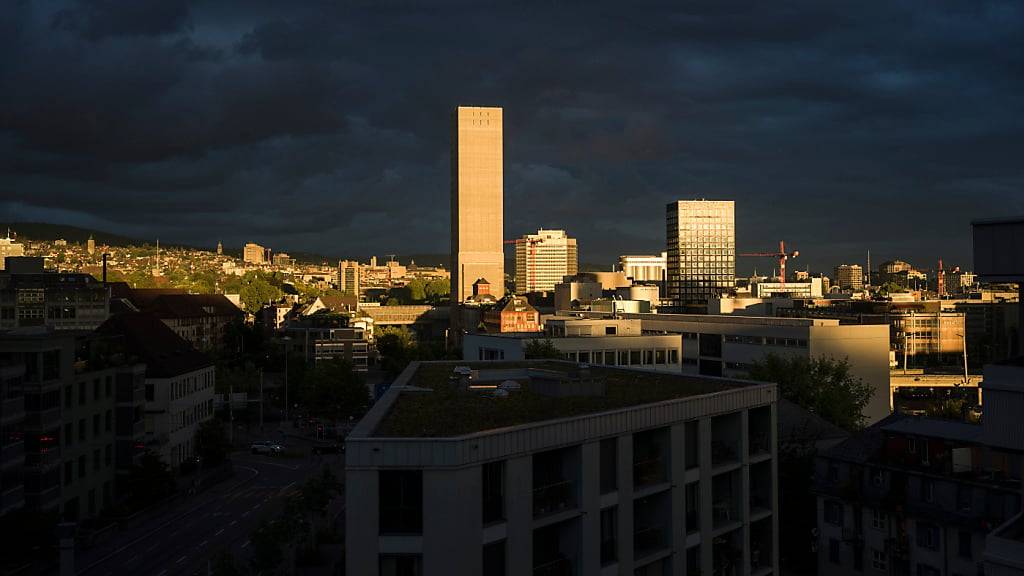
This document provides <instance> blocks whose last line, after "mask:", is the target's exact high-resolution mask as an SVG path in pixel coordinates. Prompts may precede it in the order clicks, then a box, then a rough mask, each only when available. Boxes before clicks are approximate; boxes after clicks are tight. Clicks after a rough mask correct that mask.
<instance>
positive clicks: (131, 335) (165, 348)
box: [96, 312, 213, 378]
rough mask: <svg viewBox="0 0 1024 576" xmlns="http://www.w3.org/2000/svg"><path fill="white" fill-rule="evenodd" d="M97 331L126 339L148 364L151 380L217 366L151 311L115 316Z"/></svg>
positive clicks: (147, 370) (148, 373) (136, 353)
mask: <svg viewBox="0 0 1024 576" xmlns="http://www.w3.org/2000/svg"><path fill="white" fill-rule="evenodd" d="M96 331H97V332H98V333H100V334H117V335H121V336H124V339H125V346H126V347H127V348H128V350H129V351H130V352H131V353H132V354H134V355H135V356H137V357H138V359H139V361H140V362H144V363H145V364H146V377H147V378H171V377H174V376H180V375H182V374H186V373H188V372H193V371H195V370H199V369H201V368H206V367H208V366H212V365H213V361H212V360H210V358H209V357H208V356H207V355H205V354H203V353H202V352H200V351H198V350H196V349H195V348H193V347H192V345H191V344H189V343H188V341H186V340H184V339H182V338H181V337H180V336H178V335H177V334H175V333H174V330H171V329H170V328H169V327H168V326H167V325H166V324H164V323H163V322H162V321H161V320H160V319H159V318H157V317H156V316H155V315H153V314H150V313H147V312H126V313H124V314H118V315H117V316H112V317H111V318H110V319H108V320H107V321H106V322H104V323H103V324H102V325H100V327H99V328H97V329H96Z"/></svg>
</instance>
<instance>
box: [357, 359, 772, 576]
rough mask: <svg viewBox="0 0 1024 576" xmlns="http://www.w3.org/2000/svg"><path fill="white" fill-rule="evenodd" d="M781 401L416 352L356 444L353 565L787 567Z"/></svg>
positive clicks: (616, 375) (617, 372)
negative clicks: (778, 466) (782, 559)
mask: <svg viewBox="0 0 1024 576" xmlns="http://www.w3.org/2000/svg"><path fill="white" fill-rule="evenodd" d="M442 389H443V390H444V391H445V392H444V393H443V394H442V393H441V390H442ZM524 389H528V390H529V393H526V392H523V390H524ZM776 397H777V392H776V387H775V385H773V384H755V383H750V382H743V381H729V380H719V379H705V378H699V377H687V376H682V375H669V374H664V373H654V372H642V371H629V370H622V369H620V368H616V367H607V366H583V365H579V364H576V363H571V362H560V361H538V362H515V363H511V362H506V363H503V364H502V365H501V368H500V369H492V368H490V367H489V365H488V364H487V363H472V362H460V363H452V362H423V363H413V364H412V365H410V366H409V367H408V368H407V369H406V370H405V372H403V373H402V375H401V376H399V378H398V379H397V380H396V381H395V382H394V384H392V386H391V387H390V388H389V389H388V391H387V392H386V393H385V394H384V396H383V397H382V398H381V399H380V400H379V401H378V402H377V403H376V404H375V405H374V406H373V408H371V410H370V412H369V413H368V414H367V416H366V417H365V418H363V420H362V421H361V422H360V423H359V424H358V425H357V426H356V428H355V429H354V430H353V431H352V433H350V434H349V435H348V437H347V439H346V459H345V481H346V514H345V517H346V523H347V529H346V549H347V551H348V552H347V555H346V568H347V570H346V572H347V573H349V574H360V575H364V576H377V575H384V574H422V575H424V576H438V575H444V576H463V575H466V576H468V575H477V574H487V575H488V576H504V575H513V574H516V575H518V574H534V575H537V576H541V575H549V574H550V575H554V574H691V575H692V574H697V573H703V574H755V575H761V574H777V573H778V529H779V526H778V503H777V491H778V487H777V482H776V478H777V476H776V472H775V459H776V425H775V424H776ZM512 405H515V407H516V408H515V409H511V406H512ZM453 415H457V417H453Z"/></svg>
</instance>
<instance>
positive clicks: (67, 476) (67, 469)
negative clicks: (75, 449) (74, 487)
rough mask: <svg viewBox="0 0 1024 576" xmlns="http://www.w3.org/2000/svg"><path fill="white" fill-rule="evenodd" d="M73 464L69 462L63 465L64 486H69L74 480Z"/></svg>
mask: <svg viewBox="0 0 1024 576" xmlns="http://www.w3.org/2000/svg"><path fill="white" fill-rule="evenodd" d="M74 475H75V463H74V462H71V461H70V460H69V461H67V462H65V463H64V485H65V486H70V485H71V483H72V482H73V481H74V478H75V476H74Z"/></svg>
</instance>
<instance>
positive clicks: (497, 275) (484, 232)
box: [451, 106, 505, 305]
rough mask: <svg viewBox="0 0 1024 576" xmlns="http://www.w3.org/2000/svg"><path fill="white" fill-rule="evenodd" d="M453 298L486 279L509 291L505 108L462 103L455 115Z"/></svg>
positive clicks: (497, 291)
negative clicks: (505, 183)
mask: <svg viewBox="0 0 1024 576" xmlns="http://www.w3.org/2000/svg"><path fill="white" fill-rule="evenodd" d="M451 144H452V152H451V161H452V175H451V187H452V189H451V211H452V219H451V262H452V265H451V302H452V305H458V304H461V303H462V302H464V301H465V300H466V299H467V298H468V297H469V296H470V295H471V294H472V293H473V282H475V281H476V280H478V279H480V278H483V279H486V280H487V281H488V282H490V284H491V293H492V294H493V295H494V297H495V298H497V299H499V300H500V299H501V298H502V297H503V296H504V295H505V253H504V246H503V241H504V227H503V221H504V205H503V202H504V165H503V149H502V109H501V108H480V107H470V106H459V107H458V108H456V109H455V112H454V113H453V114H452V142H451Z"/></svg>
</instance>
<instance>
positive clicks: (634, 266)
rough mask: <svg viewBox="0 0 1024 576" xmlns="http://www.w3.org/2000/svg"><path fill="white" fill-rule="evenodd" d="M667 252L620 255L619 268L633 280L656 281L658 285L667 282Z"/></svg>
mask: <svg viewBox="0 0 1024 576" xmlns="http://www.w3.org/2000/svg"><path fill="white" fill-rule="evenodd" d="M666 258H667V254H666V253H665V252H662V253H661V254H660V255H650V254H626V255H623V256H619V270H621V271H622V273H623V274H625V275H626V277H627V278H629V279H630V280H632V281H633V282H655V283H657V285H658V286H663V285H664V283H665V274H666V270H667V264H666Z"/></svg>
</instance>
